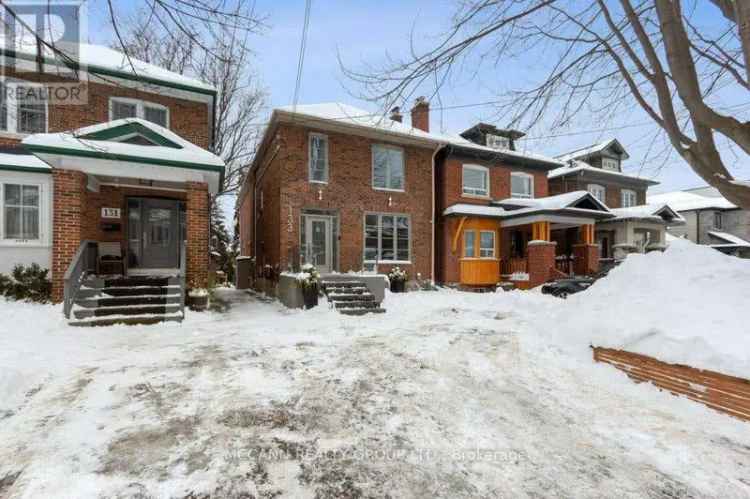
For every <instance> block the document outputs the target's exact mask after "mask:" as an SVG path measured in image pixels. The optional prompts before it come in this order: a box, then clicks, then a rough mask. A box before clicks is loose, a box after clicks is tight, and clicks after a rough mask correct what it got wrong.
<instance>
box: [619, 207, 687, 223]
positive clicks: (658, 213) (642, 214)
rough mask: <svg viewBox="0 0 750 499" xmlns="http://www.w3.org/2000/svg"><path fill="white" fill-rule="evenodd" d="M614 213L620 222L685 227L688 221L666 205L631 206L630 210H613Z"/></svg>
mask: <svg viewBox="0 0 750 499" xmlns="http://www.w3.org/2000/svg"><path fill="white" fill-rule="evenodd" d="M611 211H612V213H614V214H615V218H614V219H612V221H618V220H641V221H645V222H655V223H661V224H668V225H685V223H686V221H685V219H684V218H683V217H682V215H680V214H679V213H677V212H676V211H675V210H673V209H672V208H671V207H670V206H669V205H668V204H666V203H653V204H643V205H639V206H630V207H628V208H613V209H612V210H611Z"/></svg>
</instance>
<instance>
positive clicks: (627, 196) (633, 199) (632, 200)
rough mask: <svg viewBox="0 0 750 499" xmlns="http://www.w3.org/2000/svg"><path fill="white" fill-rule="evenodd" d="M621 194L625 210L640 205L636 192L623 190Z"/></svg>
mask: <svg viewBox="0 0 750 499" xmlns="http://www.w3.org/2000/svg"><path fill="white" fill-rule="evenodd" d="M621 194H622V196H621V197H622V207H623V208H629V207H630V206H635V205H636V204H638V195H637V194H636V192H635V191H631V190H630V189H623V190H622V193H621Z"/></svg>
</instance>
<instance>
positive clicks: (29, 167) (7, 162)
mask: <svg viewBox="0 0 750 499" xmlns="http://www.w3.org/2000/svg"><path fill="white" fill-rule="evenodd" d="M0 170H21V171H38V172H41V173H49V172H50V170H51V168H50V166H49V165H48V164H47V163H45V162H44V161H42V160H41V159H39V158H37V157H36V156H34V155H33V154H31V153H26V152H23V153H21V151H19V153H8V152H2V153H0Z"/></svg>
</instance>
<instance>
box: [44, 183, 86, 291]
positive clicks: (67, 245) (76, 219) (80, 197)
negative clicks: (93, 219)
mask: <svg viewBox="0 0 750 499" xmlns="http://www.w3.org/2000/svg"><path fill="white" fill-rule="evenodd" d="M52 179H53V184H54V186H53V197H52V247H53V251H52V272H51V274H52V275H51V279H52V301H53V302H55V303H57V302H60V301H62V299H63V277H64V276H65V271H66V270H68V266H69V265H70V262H71V260H73V257H74V256H75V254H76V251H78V247H79V246H80V244H81V239H82V236H83V232H84V225H85V223H86V222H85V217H86V175H84V174H83V173H81V172H76V171H71V170H58V169H56V168H55V169H53V170H52Z"/></svg>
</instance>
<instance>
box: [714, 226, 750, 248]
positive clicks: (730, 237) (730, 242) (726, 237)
mask: <svg viewBox="0 0 750 499" xmlns="http://www.w3.org/2000/svg"><path fill="white" fill-rule="evenodd" d="M708 234H709V235H711V236H713V237H715V238H717V239H721V240H723V241H726V243H727V244H724V243H722V244H711V245H710V246H720V247H728V246H737V247H743V248H750V242H748V241H745V240H744V239H742V238H741V237H737V236H735V235H734V234H730V233H728V232H720V231H717V230H709V231H708Z"/></svg>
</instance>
